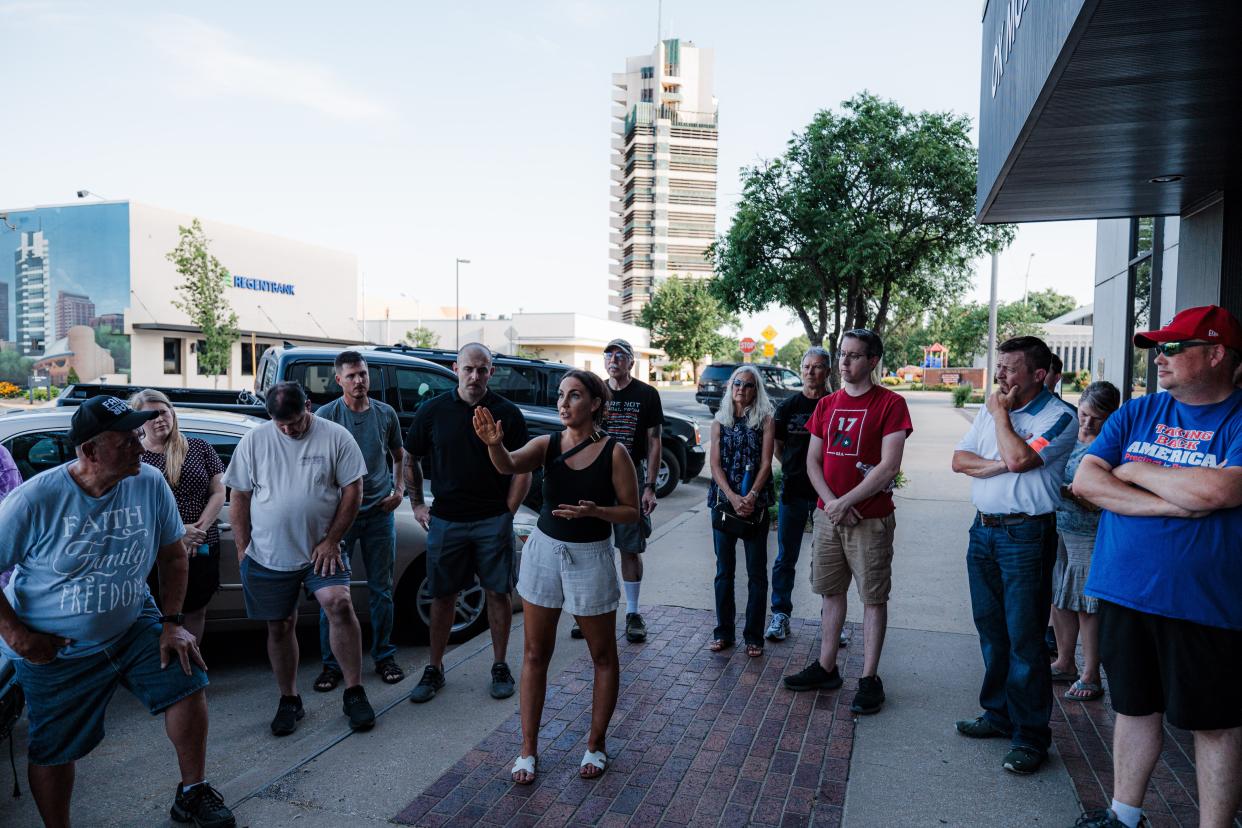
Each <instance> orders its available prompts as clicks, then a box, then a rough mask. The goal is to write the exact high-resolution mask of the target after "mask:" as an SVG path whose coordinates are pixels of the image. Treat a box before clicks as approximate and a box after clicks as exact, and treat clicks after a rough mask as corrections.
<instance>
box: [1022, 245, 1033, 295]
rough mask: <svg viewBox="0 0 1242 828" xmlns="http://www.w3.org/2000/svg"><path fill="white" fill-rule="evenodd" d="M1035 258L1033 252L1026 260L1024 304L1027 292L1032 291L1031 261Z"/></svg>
mask: <svg viewBox="0 0 1242 828" xmlns="http://www.w3.org/2000/svg"><path fill="white" fill-rule="evenodd" d="M1034 259H1035V254H1034V253H1032V254H1031V255H1030V256H1028V257H1027V260H1026V276H1025V277H1023V279H1022V304H1024V305H1025V304H1026V297H1027V294H1029V293H1030V291H1031V262H1032V261H1033V260H1034Z"/></svg>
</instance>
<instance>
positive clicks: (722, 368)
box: [699, 365, 733, 382]
mask: <svg viewBox="0 0 1242 828" xmlns="http://www.w3.org/2000/svg"><path fill="white" fill-rule="evenodd" d="M732 373H733V368H732V367H730V366H727V365H709V366H707V367H706V368H704V369H703V373H702V374H700V375H699V380H700V381H701V382H724V381H725V380H727V379H728V378H729V375H730V374H732Z"/></svg>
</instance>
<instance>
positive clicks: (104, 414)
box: [69, 397, 159, 446]
mask: <svg viewBox="0 0 1242 828" xmlns="http://www.w3.org/2000/svg"><path fill="white" fill-rule="evenodd" d="M158 416H159V412H158V411H154V410H152V411H135V410H134V409H132V408H130V407H129V406H128V405H126V404H125V401H124V400H118V399H117V398H116V397H91V398H90V399H89V400H87V401H86V402H84V403H82V404H81V405H79V406H78V410H77V411H75V412H73V420H72V421H71V422H70V425H69V440H70V442H72V443H73V444H74V445H75V446H80V445H82V444H83V443H85V442H86V441H87V440H90V439H91V438H93V437H98V436H99V435H100V434H103V433H104V432H105V431H133V430H134V429H136V428H138V426H140V425H142V424H143V423H145V422H146V421H147V420H151V419H154V418H155V417H158Z"/></svg>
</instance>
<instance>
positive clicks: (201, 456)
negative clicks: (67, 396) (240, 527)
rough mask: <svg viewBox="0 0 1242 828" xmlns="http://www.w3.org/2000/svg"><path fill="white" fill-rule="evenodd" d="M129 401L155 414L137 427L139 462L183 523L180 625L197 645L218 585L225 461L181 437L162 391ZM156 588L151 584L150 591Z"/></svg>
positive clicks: (202, 445)
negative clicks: (155, 472) (155, 473)
mask: <svg viewBox="0 0 1242 828" xmlns="http://www.w3.org/2000/svg"><path fill="white" fill-rule="evenodd" d="M129 405H130V407H131V408H133V409H134V410H135V411H144V410H153V411H157V412H159V413H158V415H157V416H156V417H155V418H154V419H152V420H149V421H148V422H147V424H146V425H144V426H143V427H142V462H144V463H146V464H148V465H151V466H154V467H155V468H157V469H159V471H160V472H161V473H162V474H163V475H164V479H165V480H166V481H168V485H169V487H170V488H171V489H172V491H173V496H174V497H175V498H176V500H177V511H178V513H180V515H181V522H182V523H184V524H185V537H184V538H183V539H182V541H181V542H182V545H183V546H185V550H186V555H187V556H188V557H189V560H190V574H189V578H188V581H187V583H186V588H185V601H184V602H183V603H182V607H181V612H182V614H184V616H185V625H184V626H185V628H186V629H187V630H189V631H190V632H191V633H193V634H194V637H195V638H197V639H198V640H199V642H200V643H201V642H202V640H203V625H204V624H205V623H206V619H207V603H208V602H209V601H210V600H211V596H213V595H215V594H216V590H218V589H219V588H220V530H219V529H218V528H216V517H217V516H218V515H219V514H220V509H221V507H223V506H224V481H223V476H224V463H223V462H222V461H221V460H220V455H218V454H216V450H215V449H214V448H212V447H211V445H210V444H209V443H207V442H206V441H205V440H199V439H197V438H190V439H187V438H186V437H184V436H182V434H181V429H180V428H179V427H178V424H177V412H176V410H175V409H174V408H173V406H172V403H171V402H169V400H168V397H166V396H165V395H164V394H163V393H162V392H160V391H156V390H155V389H153V388H146V389H143V390H142V391H139V392H138V393H137V394H134V396H132V397H130V399H129ZM155 590H156V587H155V586H152V593H154V592H155Z"/></svg>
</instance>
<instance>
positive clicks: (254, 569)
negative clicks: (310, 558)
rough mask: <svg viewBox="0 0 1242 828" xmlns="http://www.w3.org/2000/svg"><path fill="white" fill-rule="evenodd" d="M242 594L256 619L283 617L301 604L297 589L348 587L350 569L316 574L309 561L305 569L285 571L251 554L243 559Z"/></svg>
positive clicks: (312, 590) (248, 611) (309, 592)
mask: <svg viewBox="0 0 1242 828" xmlns="http://www.w3.org/2000/svg"><path fill="white" fill-rule="evenodd" d="M241 582H242V595H243V596H244V597H245V599H246V616H247V617H248V618H251V619H253V620H255V621H283V620H284V619H286V618H288V617H289V616H290V615H293V611H294V610H296V609H297V608H298V592H299V591H300V590H301V589H302V588H303V587H305V589H306V594H307V596H313V595H314V594H315V593H316V592H318V591H319V590H321V589H323V588H324V587H330V586H343V587H346V588H348V587H349V569H348V568H346V569H345V570H344V571H341V570H340V569H338V570H337V571H336V574H335V575H316V574H315V568H314V567H313V566H311V565H310V564H307V565H306V567H304V568H303V569H295V570H293V571H291V572H284V571H281V570H279V569H268V568H267V567H266V566H264V565H263V564H261V563H258V562H257V561H255V560H253V559H252V558H251V557H250V556H249V555H247V556H245V557H244V558H242V562H241Z"/></svg>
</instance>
